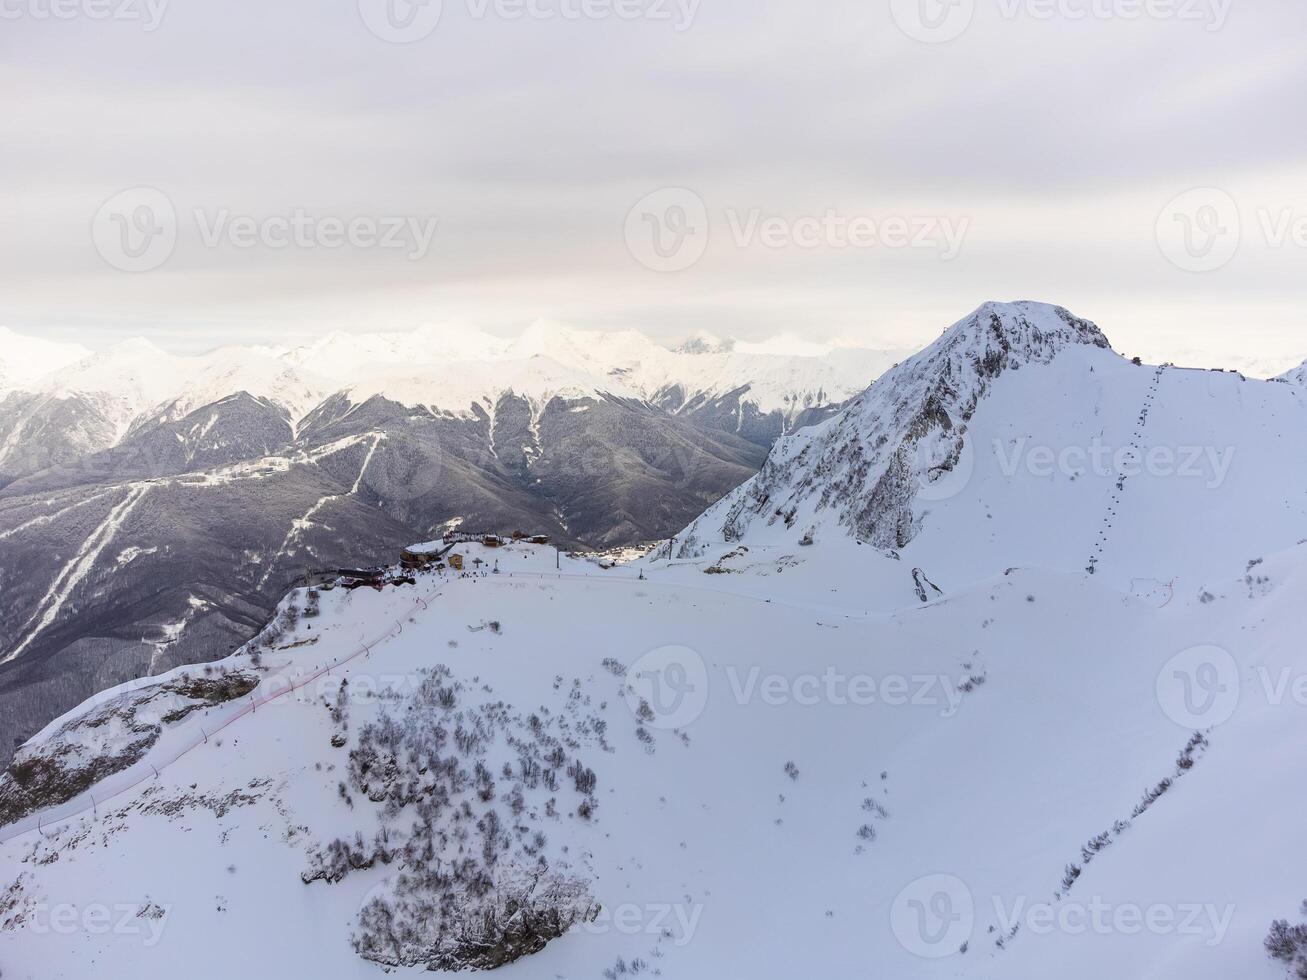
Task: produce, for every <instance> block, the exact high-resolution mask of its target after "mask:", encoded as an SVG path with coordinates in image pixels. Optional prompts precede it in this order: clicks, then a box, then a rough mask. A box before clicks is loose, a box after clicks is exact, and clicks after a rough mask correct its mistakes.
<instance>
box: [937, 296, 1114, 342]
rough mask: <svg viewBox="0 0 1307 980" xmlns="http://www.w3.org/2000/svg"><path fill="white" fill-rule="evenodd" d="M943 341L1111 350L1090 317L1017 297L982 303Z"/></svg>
mask: <svg viewBox="0 0 1307 980" xmlns="http://www.w3.org/2000/svg"><path fill="white" fill-rule="evenodd" d="M941 340H942V341H943V343H945V344H948V345H952V344H955V343H959V342H961V343H965V344H966V345H968V346H985V347H997V348H999V349H1011V350H1017V351H1025V352H1029V353H1037V352H1039V353H1050V354H1051V353H1056V351H1058V350H1061V349H1062V348H1063V347H1065V346H1067V345H1069V344H1084V345H1087V346H1091V347H1103V348H1107V349H1109V350H1110V349H1111V346H1112V345H1111V344H1109V343H1108V341H1107V337H1105V336H1104V335H1103V331H1102V330H1100V329H1099V328H1098V326H1097V325H1096V324H1094V323H1092V322H1090V321H1089V320H1083V319H1081V318H1080V317H1078V316H1076V315H1075V314H1073V313H1071V312H1070V311H1069V310H1067V309H1065V308H1064V307H1061V306H1054V305H1052V304H1051V303H1036V302H1033V301H1030V300H1018V301H1016V302H1011V303H1000V302H997V301H993V300H991V301H990V302H987V303H983V304H981V305H980V306H979V307H978V308H977V309H976V310H975V311H974V312H972V313H971V314H970V315H968V316H965V317H963V318H962V319H961V320H959V321H958V322H957V323H955V324H953V326H951V327H949V328H948V329H947V330H946V331H944V336H943V337H942V338H941Z"/></svg>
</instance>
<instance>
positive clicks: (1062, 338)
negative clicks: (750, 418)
mask: <svg viewBox="0 0 1307 980" xmlns="http://www.w3.org/2000/svg"><path fill="white" fill-rule="evenodd" d="M1303 396H1304V392H1303V391H1302V390H1301V389H1300V388H1297V387H1294V386H1290V385H1285V384H1279V383H1275V382H1269V381H1252V380H1248V379H1245V378H1243V377H1242V376H1240V375H1238V374H1234V373H1227V372H1222V371H1202V370H1192V369H1182V368H1173V367H1167V366H1146V365H1136V364H1133V363H1131V362H1130V361H1128V360H1126V359H1125V358H1123V357H1121V356H1120V355H1118V354H1117V353H1115V352H1114V351H1113V350H1112V349H1111V347H1110V346H1109V345H1108V342H1107V340H1106V338H1105V337H1104V335H1103V334H1102V332H1101V331H1100V330H1099V329H1098V328H1097V327H1096V326H1095V325H1094V324H1092V323H1089V322H1088V321H1085V320H1081V319H1079V318H1077V317H1075V316H1073V315H1072V314H1070V313H1068V312H1067V311H1066V310H1063V309H1060V308H1057V307H1052V306H1047V305H1044V304H1036V303H1013V304H999V303H990V304H986V305H985V306H983V307H981V308H980V309H979V310H977V311H976V312H975V313H973V314H971V315H970V316H968V317H966V318H965V319H963V320H961V321H959V322H958V323H957V324H955V325H953V326H952V327H950V328H949V329H948V330H947V331H946V332H945V333H944V335H943V336H942V337H941V338H940V339H939V340H938V341H937V342H936V343H935V344H933V345H932V346H930V347H929V348H927V349H926V350H925V351H923V352H922V353H921V354H919V355H917V356H915V357H913V358H911V359H910V360H908V361H906V362H904V363H903V364H901V365H899V366H898V367H896V368H894V369H893V370H891V371H889V372H887V373H886V374H885V376H884V377H882V378H881V379H880V380H879V381H878V382H877V383H876V384H875V385H874V386H872V387H871V388H870V389H869V390H868V391H867V392H865V393H864V394H862V395H861V396H859V397H858V398H857V399H856V400H854V401H853V402H852V403H851V404H850V405H849V406H848V408H847V409H846V410H844V411H843V412H841V413H840V414H839V415H838V416H836V417H834V418H832V419H830V420H829V421H827V422H824V423H822V424H820V425H817V426H814V427H812V428H810V429H807V430H804V431H802V432H799V433H796V434H794V435H792V436H789V437H787V438H785V439H782V440H781V441H780V442H778V443H777V445H776V447H775V448H774V449H773V451H772V453H771V455H770V457H769V458H768V460H767V462H766V463H765V464H764V466H763V468H762V470H761V471H760V472H759V474H758V475H757V476H756V477H754V478H753V479H751V480H750V481H749V482H748V483H746V484H744V485H742V486H741V487H740V488H739V489H737V490H736V491H734V492H733V493H731V494H729V495H727V496H726V497H725V498H723V499H722V500H721V501H719V502H718V503H717V504H715V505H714V506H713V507H711V508H709V510H708V511H707V512H706V513H705V514H704V515H703V516H702V517H700V518H699V519H698V520H696V521H695V522H694V523H693V524H692V525H691V526H690V527H689V528H687V529H686V530H685V531H684V532H682V533H681V534H680V535H678V536H677V538H676V540H675V544H674V551H673V553H674V554H675V555H676V556H677V557H678V558H681V559H686V560H688V559H695V560H701V561H708V562H711V560H712V559H713V558H714V557H715V556H716V555H717V554H718V553H720V552H721V551H722V550H723V549H730V548H737V547H740V546H747V547H749V548H751V549H753V550H755V551H756V550H757V549H759V548H764V549H771V550H777V549H779V550H790V549H793V548H795V547H796V546H799V545H800V544H801V542H804V541H810V540H826V541H828V542H831V543H833V544H834V545H836V546H837V547H840V548H844V549H850V548H852V549H856V550H858V551H859V552H862V551H866V552H871V553H872V554H870V555H868V556H867V559H866V562H865V564H866V565H867V566H868V567H867V568H866V569H865V570H864V571H863V573H862V577H863V581H864V582H865V583H866V585H867V587H868V597H869V598H868V601H869V602H871V603H872V604H873V605H878V606H883V605H884V604H886V603H889V604H890V605H894V604H897V603H899V602H902V601H906V599H907V597H908V596H910V595H911V594H913V593H917V592H919V591H921V584H920V582H919V581H916V580H914V576H915V577H916V578H924V579H927V580H929V582H933V583H934V585H935V586H937V587H939V588H940V589H942V590H943V591H944V592H945V593H948V592H950V591H952V590H954V589H957V588H959V587H962V586H965V585H966V584H968V583H971V582H975V581H978V580H981V579H983V578H985V577H987V576H989V575H993V574H996V573H999V572H1002V571H1003V570H1004V569H1006V568H1008V567H1011V566H1023V567H1025V566H1034V565H1038V566H1041V567H1045V568H1055V569H1058V570H1060V571H1064V572H1067V573H1073V574H1081V573H1088V574H1091V575H1095V576H1097V577H1098V578H1099V579H1100V580H1101V579H1103V578H1104V577H1105V578H1106V579H1107V580H1108V582H1109V584H1110V585H1111V586H1112V587H1115V588H1118V589H1120V590H1122V591H1130V590H1131V589H1132V588H1134V589H1155V588H1157V587H1159V584H1162V585H1165V587H1166V588H1168V589H1169V588H1171V587H1174V588H1175V589H1176V590H1184V591H1187V592H1188V593H1189V594H1191V595H1192V594H1197V593H1198V592H1199V591H1201V590H1202V589H1203V588H1204V587H1206V586H1207V585H1208V583H1209V581H1211V580H1219V578H1220V577H1221V576H1223V575H1226V574H1227V573H1228V570H1229V569H1230V568H1231V567H1234V566H1236V565H1238V564H1239V563H1240V562H1241V561H1245V560H1247V559H1249V558H1252V557H1255V555H1256V554H1258V553H1260V552H1262V551H1265V550H1271V549H1275V548H1278V547H1284V546H1286V545H1290V544H1294V543H1295V542H1296V541H1298V540H1299V539H1300V538H1304V537H1307V497H1304V495H1303V494H1302V492H1301V489H1300V488H1301V487H1302V486H1304V485H1307V415H1304V411H1305V408H1304V402H1303ZM1254 500H1255V501H1258V504H1257V505H1256V506H1250V501H1254ZM1271 515H1274V516H1273V519H1272V517H1271ZM864 546H865V547H864ZM917 572H920V573H921V575H919V576H917V575H916V573H917ZM925 593H926V594H927V595H935V594H936V593H935V592H934V591H933V588H932V587H930V586H927V587H926V588H925Z"/></svg>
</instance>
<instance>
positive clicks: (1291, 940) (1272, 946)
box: [1265, 902, 1307, 980]
mask: <svg viewBox="0 0 1307 980" xmlns="http://www.w3.org/2000/svg"><path fill="white" fill-rule="evenodd" d="M1301 914H1302V915H1303V916H1307V902H1303V903H1302V908H1301ZM1265 946H1266V952H1267V953H1268V954H1269V955H1270V956H1271V958H1272V959H1276V960H1279V961H1280V962H1282V963H1286V964H1288V965H1289V968H1290V975H1291V976H1295V977H1299V978H1305V980H1307V925H1296V926H1291V925H1289V923H1288V921H1287V920H1285V919H1276V920H1275V921H1274V922H1272V923H1271V929H1270V931H1269V932H1268V933H1267V934H1266V940H1265Z"/></svg>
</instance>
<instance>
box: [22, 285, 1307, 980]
mask: <svg viewBox="0 0 1307 980" xmlns="http://www.w3.org/2000/svg"><path fill="white" fill-rule="evenodd" d="M1302 397H1303V395H1302V392H1301V391H1300V390H1299V389H1297V388H1295V387H1294V386H1291V385H1286V384H1279V383H1273V382H1260V381H1247V380H1244V379H1241V378H1239V377H1238V376H1236V375H1229V374H1223V373H1220V372H1189V371H1181V370H1176V369H1170V368H1158V367H1150V366H1144V365H1135V364H1132V363H1130V362H1129V361H1127V360H1125V359H1123V358H1121V357H1120V356H1119V355H1117V354H1115V353H1114V352H1113V351H1112V349H1111V348H1110V346H1108V344H1107V341H1106V339H1105V337H1104V335H1103V334H1102V332H1101V331H1099V330H1098V328H1097V327H1095V326H1094V325H1093V324H1091V323H1089V322H1088V321H1085V320H1082V319H1079V318H1078V317H1075V316H1073V315H1072V314H1070V313H1068V312H1067V311H1065V310H1062V309H1059V308H1056V307H1049V306H1043V305H1039V304H1031V303H1016V304H987V305H986V306H984V307H982V308H981V309H980V310H978V311H977V312H976V313H974V314H972V315H971V316H969V317H967V318H965V319H964V320H962V321H960V322H959V323H958V324H956V325H955V326H953V327H951V328H950V329H949V330H948V331H947V332H946V333H945V334H944V336H943V337H942V338H941V339H940V340H939V341H937V342H936V343H935V344H933V345H932V346H931V347H929V348H927V350H925V351H923V352H922V353H921V354H919V355H917V356H915V357H913V358H911V359H910V360H908V361H907V362H905V363H904V364H902V365H900V366H899V367H897V368H895V369H893V370H891V371H890V372H888V373H887V374H886V375H885V376H884V377H883V378H881V379H880V380H879V381H878V382H877V383H876V384H875V385H873V386H872V387H871V388H870V389H869V390H868V391H867V392H866V393H865V394H864V395H862V396H860V397H859V398H858V399H857V400H856V401H855V402H854V403H853V404H851V405H849V406H848V407H847V408H846V409H845V410H843V411H842V412H840V413H839V414H838V415H836V416H835V417H833V418H831V419H830V420H828V421H826V422H824V423H822V424H820V425H818V426H816V427H813V428H811V429H808V430H805V431H803V432H800V433H797V434H794V435H792V436H790V437H788V438H786V439H785V440H783V441H782V442H781V443H779V444H778V445H777V446H776V447H775V449H774V450H773V451H772V454H771V456H770V458H769V460H768V461H767V463H766V465H765V466H764V467H763V469H762V470H761V472H760V473H759V474H758V475H757V476H756V477H754V478H753V479H752V480H750V481H749V482H748V483H746V484H745V485H744V486H743V487H741V488H740V489H739V490H738V491H736V492H734V493H732V494H730V495H728V496H727V497H726V498H725V499H724V500H722V501H721V502H720V503H719V504H716V505H714V506H713V507H711V508H709V510H708V511H707V512H706V513H705V514H704V515H703V516H702V517H701V518H700V519H699V520H697V521H695V522H693V523H692V524H691V525H690V527H689V529H688V530H686V531H685V532H683V533H681V534H679V535H677V537H676V539H675V540H674V541H670V542H668V544H667V545H666V546H665V547H664V548H662V549H659V550H658V551H657V552H656V553H655V554H653V555H651V556H649V557H648V558H646V559H644V560H642V561H640V562H638V563H635V564H633V565H629V566H619V567H617V568H606V567H603V566H600V565H598V564H594V563H591V562H586V561H583V560H579V559H573V558H568V559H561V560H560V559H558V558H556V557H555V555H554V554H553V552H552V550H551V549H548V548H538V547H533V546H529V545H525V544H522V545H511V546H509V547H507V548H483V547H481V546H480V545H476V544H460V545H458V546H457V547H458V551H459V553H460V554H461V555H462V558H463V567H464V569H465V570H466V571H465V572H464V573H458V572H455V571H451V570H450V569H444V570H432V571H426V572H421V573H419V574H418V575H417V576H416V580H415V582H414V583H413V584H407V583H404V582H402V581H399V580H396V581H395V583H394V584H392V585H388V586H385V587H383V588H382V589H380V590H379V591H373V590H371V589H358V590H356V591H347V590H346V589H344V588H343V587H338V588H335V589H333V590H330V591H323V592H316V591H315V592H310V591H307V590H302V589H301V590H298V591H295V592H292V593H291V594H290V595H288V596H287V597H286V598H285V600H284V601H283V603H282V605H281V607H280V610H279V612H278V615H277V616H276V617H275V618H274V620H273V622H272V623H271V624H270V625H269V626H268V628H267V629H266V630H265V631H264V633H263V634H261V636H260V637H259V638H258V639H257V640H256V641H254V642H252V643H251V644H249V645H247V646H245V647H244V648H242V649H240V650H238V651H237V652H236V653H234V654H233V655H232V656H231V657H229V658H228V659H226V660H224V661H222V662H220V663H218V664H215V665H213V666H212V667H211V668H210V669H208V670H206V671H200V670H197V669H194V668H190V669H186V668H179V669H177V670H175V671H173V672H172V673H170V674H168V675H166V676H163V677H159V678H154V679H151V680H146V681H140V682H136V683H134V684H131V685H128V686H126V687H123V688H119V689H117V690H113V691H106V692H104V693H102V694H101V695H99V696H98V697H96V698H95V699H94V700H93V701H91V702H89V703H88V704H86V705H84V706H83V707H82V708H80V709H77V710H75V711H72V712H70V713H69V714H68V715H66V716H65V717H63V718H61V719H58V720H57V721H55V722H53V723H51V724H50V725H48V726H46V727H45V729H44V730H43V731H42V732H41V733H39V735H38V736H37V737H35V738H34V739H32V740H31V742H29V744H28V745H27V746H25V747H24V748H23V749H22V751H21V752H20V753H19V755H18V756H17V757H16V759H15V761H14V763H13V764H12V765H11V766H10V769H9V771H8V773H7V774H6V775H5V776H4V777H3V778H0V821H2V822H3V824H4V826H3V827H0V854H3V857H4V860H5V867H6V868H9V869H11V870H10V880H9V881H8V882H0V888H3V889H4V890H3V891H0V894H2V895H3V896H4V898H3V904H0V965H2V966H3V968H4V969H5V970H6V971H7V972H6V976H8V975H11V974H12V975H15V976H19V977H24V978H27V977H36V976H41V977H80V976H85V975H87V973H88V972H89V971H90V970H92V969H97V970H104V971H107V972H108V973H110V974H112V975H131V976H139V977H142V978H146V980H149V978H154V977H159V978H162V977H171V976H176V975H178V974H180V973H183V972H184V973H185V974H186V975H188V976H196V977H200V978H204V977H209V976H213V977H218V976H224V977H225V976H229V975H231V974H232V973H247V972H253V973H255V974H256V975H265V976H282V975H286V976H291V975H295V976H298V975H309V976H359V977H368V976H380V975H382V974H383V971H385V970H394V969H396V968H415V969H418V968H423V967H426V968H429V969H436V970H440V971H449V970H455V969H460V968H469V967H470V968H496V967H500V966H503V968H504V969H505V970H506V974H505V975H507V976H514V975H521V976H562V977H591V976H594V977H600V976H603V977H607V978H608V980H616V978H618V977H627V976H636V977H638V976H640V975H646V974H647V975H651V976H652V975H661V976H668V977H673V976H674V977H683V978H688V980H700V978H702V980H718V978H720V977H722V976H726V975H732V976H733V975H743V976H758V977H767V978H770V977H793V976H812V977H817V978H823V980H825V978H832V980H833V978H837V977H839V978H843V977H849V976H886V977H894V978H902V980H916V978H922V980H926V978H938V977H941V976H949V977H956V978H963V980H971V978H974V980H982V978H984V980H988V978H992V977H1005V978H1013V980H1036V978H1038V980H1043V978H1046V977H1049V976H1057V977H1072V978H1078V977H1099V976H1110V977H1124V976H1129V977H1157V978H1181V977H1183V978H1185V980H1226V978H1229V977H1239V978H1252V980H1263V978H1264V980H1278V978H1282V977H1285V976H1286V971H1288V970H1289V969H1291V968H1293V969H1296V968H1297V966H1298V964H1301V963H1302V962H1303V961H1305V960H1307V928H1302V926H1303V915H1302V913H1301V912H1300V911H1299V906H1300V903H1301V902H1302V899H1303V897H1304V892H1303V888H1304V881H1307V866H1304V862H1303V861H1302V860H1301V859H1300V858H1298V857H1296V855H1297V853H1298V851H1299V848H1298V847H1297V837H1298V823H1299V821H1298V820H1297V819H1295V815H1296V813H1297V799H1298V797H1299V796H1300V795H1301V794H1300V792H1299V791H1298V789H1297V788H1296V785H1295V782H1294V780H1293V778H1292V775H1293V773H1294V771H1295V768H1294V767H1295V764H1296V763H1297V762H1298V761H1299V760H1300V759H1301V758H1302V757H1303V756H1302V752H1300V751H1299V750H1300V749H1304V750H1307V728H1304V726H1303V725H1302V724H1301V722H1302V711H1303V706H1304V705H1303V701H1302V699H1301V698H1300V697H1299V696H1298V695H1299V694H1301V693H1302V691H1301V689H1302V687H1303V684H1302V683H1301V682H1302V679H1303V673H1304V661H1303V657H1302V654H1301V642H1300V640H1299V637H1300V636H1301V635H1302V632H1303V630H1304V628H1307V602H1304V590H1305V589H1307V544H1304V543H1303V542H1304V539H1307V527H1305V526H1307V500H1305V499H1304V496H1303V493H1302V490H1301V488H1302V487H1303V486H1304V485H1305V480H1304V477H1307V473H1304V472H1303V470H1304V468H1307V453H1304V449H1307V445H1304V443H1307V424H1304V423H1305V422H1307V414H1305V413H1307V408H1305V407H1304V405H1303V401H1302ZM1207 450H1211V452H1207ZM415 547H418V549H419V550H432V549H435V548H437V547H439V546H438V545H435V544H432V545H422V546H415ZM478 561H479V562H481V564H477V562H478ZM491 569H495V571H491ZM107 882H112V886H111V887H109V886H107V885H106V883H107ZM1277 922H1279V923H1281V924H1279V925H1275V924H1274V923H1277ZM106 923H107V924H106ZM215 936H224V937H231V941H230V942H226V943H224V944H223V949H222V952H221V955H214V956H199V957H197V956H196V950H202V949H206V948H208V947H207V946H206V945H205V944H206V943H212V941H213V937H215ZM1268 938H1269V939H1270V940H1271V942H1270V943H1269V944H1267V942H1266V940H1267V939H1268ZM1268 953H1269V954H1273V955H1274V956H1276V957H1278V961H1277V960H1276V959H1273V958H1272V956H1271V955H1268ZM504 964H511V965H504Z"/></svg>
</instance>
